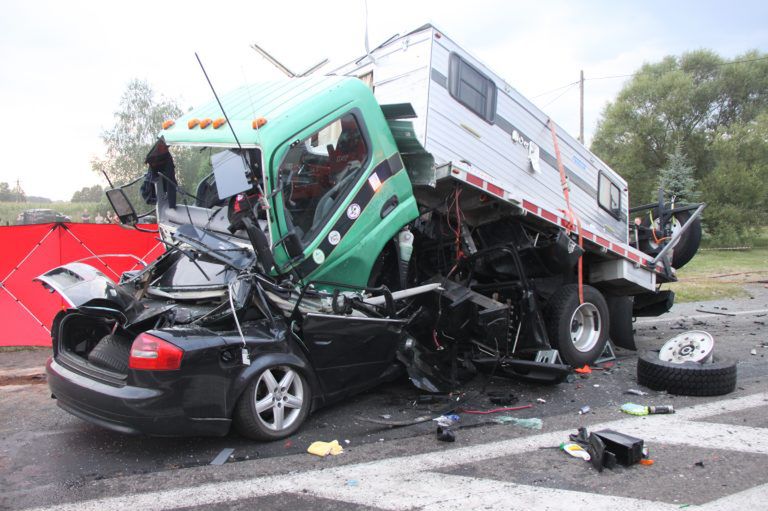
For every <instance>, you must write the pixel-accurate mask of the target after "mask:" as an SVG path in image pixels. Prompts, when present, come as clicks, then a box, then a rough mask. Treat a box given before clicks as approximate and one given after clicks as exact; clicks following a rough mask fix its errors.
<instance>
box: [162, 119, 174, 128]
mask: <svg viewBox="0 0 768 511" xmlns="http://www.w3.org/2000/svg"><path fill="white" fill-rule="evenodd" d="M174 124H176V121H172V120H171V119H168V120H167V121H165V122H163V129H164V130H167V129H168V128H170V127H171V126H173V125H174Z"/></svg>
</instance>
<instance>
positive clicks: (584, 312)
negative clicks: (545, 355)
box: [546, 284, 610, 367]
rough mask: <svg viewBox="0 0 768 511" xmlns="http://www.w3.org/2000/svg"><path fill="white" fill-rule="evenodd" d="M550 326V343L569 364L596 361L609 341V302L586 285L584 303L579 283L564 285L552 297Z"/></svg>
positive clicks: (548, 307)
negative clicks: (581, 301)
mask: <svg viewBox="0 0 768 511" xmlns="http://www.w3.org/2000/svg"><path fill="white" fill-rule="evenodd" d="M546 325H547V334H548V335H549V342H550V344H551V345H552V347H553V348H556V349H557V351H559V352H560V357H561V358H562V359H563V361H565V363H567V364H570V365H571V366H573V367H582V366H584V365H585V364H592V363H593V362H594V361H595V360H597V359H598V358H599V357H600V355H601V354H602V353H603V350H605V343H606V342H608V328H609V325H610V321H609V313H608V304H607V303H606V302H605V298H603V295H602V294H600V291H598V290H597V289H595V288H594V287H592V286H584V303H582V304H580V303H579V286H578V285H576V284H569V285H567V286H563V287H562V288H560V290H559V291H557V292H556V293H555V294H554V295H552V297H551V298H550V299H549V303H548V304H547V313H546Z"/></svg>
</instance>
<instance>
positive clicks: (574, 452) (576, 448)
mask: <svg viewBox="0 0 768 511" xmlns="http://www.w3.org/2000/svg"><path fill="white" fill-rule="evenodd" d="M560 448H561V449H562V450H564V451H565V452H567V453H568V454H570V455H571V456H573V457H574V458H581V459H583V460H584V461H589V460H590V459H591V457H590V455H589V453H588V452H587V451H585V450H584V448H583V447H582V446H580V445H579V444H566V443H563V444H560Z"/></svg>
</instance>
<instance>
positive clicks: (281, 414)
mask: <svg viewBox="0 0 768 511" xmlns="http://www.w3.org/2000/svg"><path fill="white" fill-rule="evenodd" d="M253 406H254V409H255V410H256V417H257V419H258V420H259V422H260V423H261V425H262V426H264V427H265V428H267V429H269V430H270V431H277V432H279V431H284V430H286V429H288V428H290V427H291V426H293V425H294V424H295V423H296V421H298V420H299V415H301V410H302V409H303V407H304V384H303V383H302V381H301V376H300V375H299V374H298V373H297V372H296V371H295V370H293V369H292V368H290V367H287V366H278V367H271V368H268V369H265V370H264V372H262V373H261V375H260V376H259V380H258V381H257V382H256V391H255V392H254V394H253Z"/></svg>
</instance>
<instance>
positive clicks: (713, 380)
mask: <svg viewBox="0 0 768 511" xmlns="http://www.w3.org/2000/svg"><path fill="white" fill-rule="evenodd" d="M637 382H638V383H639V384H640V385H644V386H646V387H648V388H649V389H653V390H664V391H667V392H669V393H670V394H676V395H680V396H722V395H724V394H730V393H731V392H733V391H734V390H735V389H736V362H734V361H733V360H730V359H727V358H723V357H718V356H715V357H714V361H713V362H712V363H711V364H699V363H696V362H686V363H684V364H672V363H670V362H664V361H662V360H659V353H658V352H657V351H649V352H646V353H644V354H643V355H642V356H641V357H640V358H639V359H638V360H637Z"/></svg>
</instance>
